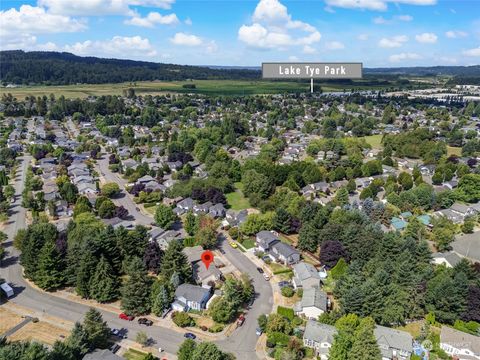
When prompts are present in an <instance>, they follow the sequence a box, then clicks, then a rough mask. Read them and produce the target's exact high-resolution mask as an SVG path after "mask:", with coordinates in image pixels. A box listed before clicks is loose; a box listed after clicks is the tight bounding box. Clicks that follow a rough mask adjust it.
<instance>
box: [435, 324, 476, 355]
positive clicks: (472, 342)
mask: <svg viewBox="0 0 480 360" xmlns="http://www.w3.org/2000/svg"><path fill="white" fill-rule="evenodd" d="M440 343H444V344H449V345H452V346H453V347H455V348H457V349H470V350H471V351H473V352H474V353H475V354H476V355H479V354H480V337H478V336H475V335H470V334H467V333H464V332H462V331H458V330H455V329H452V328H450V327H448V326H442V331H441V333H440Z"/></svg>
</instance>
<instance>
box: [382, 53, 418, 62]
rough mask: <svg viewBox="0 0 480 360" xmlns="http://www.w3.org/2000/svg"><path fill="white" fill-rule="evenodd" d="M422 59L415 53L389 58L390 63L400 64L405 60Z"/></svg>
mask: <svg viewBox="0 0 480 360" xmlns="http://www.w3.org/2000/svg"><path fill="white" fill-rule="evenodd" d="M421 58H422V57H421V56H420V55H418V54H415V53H401V54H396V55H391V56H390V57H389V60H390V62H400V61H405V60H418V59H421Z"/></svg>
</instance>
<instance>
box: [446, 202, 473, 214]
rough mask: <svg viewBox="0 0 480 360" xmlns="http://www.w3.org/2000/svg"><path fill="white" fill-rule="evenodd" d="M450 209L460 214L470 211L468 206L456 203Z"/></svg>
mask: <svg viewBox="0 0 480 360" xmlns="http://www.w3.org/2000/svg"><path fill="white" fill-rule="evenodd" d="M450 209H452V210H453V211H456V212H458V213H460V214H466V213H467V212H468V210H470V206H468V205H465V204H461V203H459V202H456V203H454V204H453V205H452V206H451V207H450Z"/></svg>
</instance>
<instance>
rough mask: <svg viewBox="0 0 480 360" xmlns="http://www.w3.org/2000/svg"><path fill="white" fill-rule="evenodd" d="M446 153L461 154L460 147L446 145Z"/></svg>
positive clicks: (449, 154)
mask: <svg viewBox="0 0 480 360" xmlns="http://www.w3.org/2000/svg"><path fill="white" fill-rule="evenodd" d="M447 155H448V156H451V155H457V156H462V148H461V147H454V146H447Z"/></svg>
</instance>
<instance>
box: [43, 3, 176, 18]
mask: <svg viewBox="0 0 480 360" xmlns="http://www.w3.org/2000/svg"><path fill="white" fill-rule="evenodd" d="M174 2H175V0H81V1H74V0H39V1H38V5H39V6H43V7H46V8H48V12H50V13H52V14H62V15H75V16H102V15H131V16H133V15H134V14H135V12H134V10H132V8H131V6H149V7H156V8H161V9H170V8H171V5H172V4H173V3H174Z"/></svg>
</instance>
